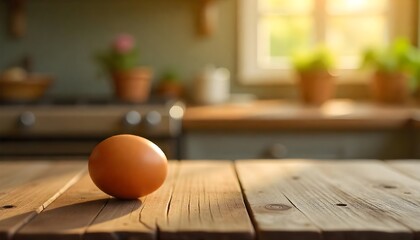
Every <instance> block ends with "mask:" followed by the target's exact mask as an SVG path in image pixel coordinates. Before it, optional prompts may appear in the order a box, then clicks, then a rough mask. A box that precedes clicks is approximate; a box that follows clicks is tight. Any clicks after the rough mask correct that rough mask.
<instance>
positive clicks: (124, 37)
mask: <svg viewBox="0 0 420 240" xmlns="http://www.w3.org/2000/svg"><path fill="white" fill-rule="evenodd" d="M113 48H114V49H115V50H116V51H117V52H118V53H127V52H129V51H131V50H132V49H133V48H134V38H133V37H132V36H131V35H129V34H120V35H119V36H117V38H116V39H115V41H114V43H113Z"/></svg>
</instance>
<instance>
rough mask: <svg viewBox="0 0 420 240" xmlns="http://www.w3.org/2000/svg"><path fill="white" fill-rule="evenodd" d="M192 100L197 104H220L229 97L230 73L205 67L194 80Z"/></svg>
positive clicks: (225, 70)
mask: <svg viewBox="0 0 420 240" xmlns="http://www.w3.org/2000/svg"><path fill="white" fill-rule="evenodd" d="M193 91H194V94H193V95H194V100H195V102H196V103H198V104H220V103H224V102H226V101H228V100H229V97H230V72H229V70H228V69H226V68H216V67H214V66H207V67H206V68H205V69H204V70H203V71H202V72H201V73H200V74H199V75H198V76H197V78H196V79H195V80H194V86H193Z"/></svg>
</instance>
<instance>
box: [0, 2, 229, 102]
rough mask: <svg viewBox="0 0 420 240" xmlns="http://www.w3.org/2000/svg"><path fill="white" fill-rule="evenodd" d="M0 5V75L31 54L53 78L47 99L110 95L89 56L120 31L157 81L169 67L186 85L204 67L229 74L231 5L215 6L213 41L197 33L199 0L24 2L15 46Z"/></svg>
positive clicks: (105, 83)
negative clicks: (22, 27)
mask: <svg viewBox="0 0 420 240" xmlns="http://www.w3.org/2000/svg"><path fill="white" fill-rule="evenodd" d="M6 2H7V1H1V2H0V19H2V20H1V33H0V69H4V68H5V67H7V66H8V65H9V64H11V63H12V62H15V61H17V60H18V59H20V58H21V57H22V56H24V55H25V54H29V55H31V56H32V58H33V62H34V66H35V70H36V71H39V72H44V73H51V74H53V75H55V76H56V78H57V79H56V82H55V84H54V86H53V88H52V89H51V92H50V94H52V95H60V96H62V95H95V96H96V95H98V96H99V95H101V96H102V95H106V94H109V93H110V91H111V90H110V87H109V84H108V82H107V81H102V80H100V79H98V68H97V65H96V64H95V62H94V61H93V55H94V53H95V52H96V51H98V50H100V49H103V48H104V47H106V46H107V44H108V43H109V42H110V41H111V39H112V38H113V37H114V36H115V35H116V34H118V33H122V32H127V33H131V34H133V35H134V36H135V37H136V39H137V40H138V44H139V47H140V51H141V61H142V63H143V64H146V65H150V66H152V67H153V68H154V69H155V71H156V75H158V74H160V73H161V72H162V71H164V70H165V69H166V68H168V67H171V68H174V69H177V70H179V72H180V76H181V77H182V78H183V79H186V81H188V80H190V79H191V78H192V77H193V76H194V75H195V74H196V73H197V72H198V71H199V70H200V69H201V68H203V66H205V65H206V64H208V63H213V64H216V65H220V66H226V67H228V68H230V69H234V65H235V31H234V29H235V28H234V26H235V14H234V13H235V1H233V0H228V1H220V10H221V12H220V19H219V20H220V22H219V27H218V31H217V32H216V34H215V35H214V36H213V37H211V38H200V37H199V36H197V34H196V22H197V21H196V19H197V15H198V14H197V12H198V11H197V9H198V4H199V1H197V0H176V1H172V0H154V1H150V0H119V1H118V0H87V1H84V0H71V1H56V0H36V1H26V2H27V22H28V28H27V33H26V36H25V37H24V38H22V39H18V40H15V39H13V38H11V36H10V35H9V34H8V32H7V24H6V23H7V21H6V20H7V4H6Z"/></svg>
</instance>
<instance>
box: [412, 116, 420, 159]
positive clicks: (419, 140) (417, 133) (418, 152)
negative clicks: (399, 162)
mask: <svg viewBox="0 0 420 240" xmlns="http://www.w3.org/2000/svg"><path fill="white" fill-rule="evenodd" d="M413 126H414V131H413V134H414V148H413V152H414V158H420V110H418V111H416V113H415V114H414V117H413Z"/></svg>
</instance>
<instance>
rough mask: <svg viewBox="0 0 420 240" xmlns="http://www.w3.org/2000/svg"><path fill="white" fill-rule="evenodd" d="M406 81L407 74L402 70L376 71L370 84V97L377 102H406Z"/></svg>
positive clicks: (407, 92)
mask: <svg viewBox="0 0 420 240" xmlns="http://www.w3.org/2000/svg"><path fill="white" fill-rule="evenodd" d="M408 81H409V79H408V76H407V75H406V74H404V73H402V72H391V73H389V72H380V71H377V72H375V74H374V77H373V79H372V84H371V93H372V97H373V99H374V100H375V101H377V102H379V103H386V104H403V103H406V102H407V101H408V99H409V97H410V90H409V86H408Z"/></svg>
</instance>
